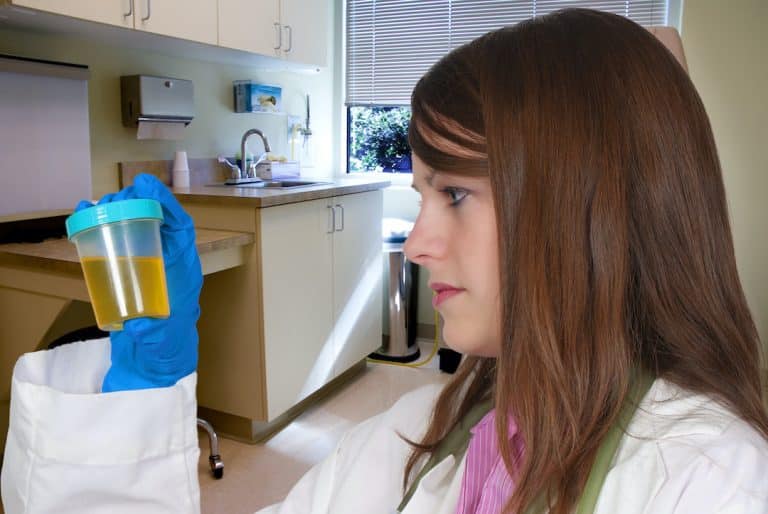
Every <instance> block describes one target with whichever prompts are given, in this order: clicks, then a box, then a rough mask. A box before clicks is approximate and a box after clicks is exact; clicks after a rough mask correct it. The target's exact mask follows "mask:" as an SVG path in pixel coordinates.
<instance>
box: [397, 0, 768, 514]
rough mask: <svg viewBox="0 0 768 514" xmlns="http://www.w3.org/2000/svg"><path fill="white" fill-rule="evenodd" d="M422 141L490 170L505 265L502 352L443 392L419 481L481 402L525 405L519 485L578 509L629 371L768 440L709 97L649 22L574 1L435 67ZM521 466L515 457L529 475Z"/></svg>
mask: <svg viewBox="0 0 768 514" xmlns="http://www.w3.org/2000/svg"><path fill="white" fill-rule="evenodd" d="M409 139H410V144H411V147H412V149H413V151H414V153H416V154H417V155H418V156H419V157H420V158H421V159H422V160H423V161H424V162H425V163H426V164H427V165H429V166H430V167H431V168H433V169H435V170H438V172H443V173H448V174H467V173H469V174H474V175H487V176H489V178H490V182H491V187H492V188H493V191H494V205H495V210H496V219H497V225H498V237H499V262H500V263H501V266H500V267H501V271H500V277H499V280H500V284H501V291H502V293H501V309H502V312H501V323H502V327H501V329H502V330H501V333H502V334H503V335H502V338H503V339H502V349H501V354H500V356H499V357H498V359H495V360H491V359H484V358H467V359H466V360H465V362H464V363H463V364H462V368H461V369H460V370H459V372H458V373H457V375H456V376H455V378H454V379H453V381H452V383H451V384H450V385H449V386H448V387H447V388H446V389H445V390H444V391H443V392H442V394H441V396H440V398H439V399H438V401H437V403H436V406H435V409H434V412H433V415H432V419H431V423H430V426H429V428H428V431H427V433H426V435H425V436H424V437H423V438H422V439H421V441H420V442H419V443H418V444H414V450H413V452H412V454H411V456H410V459H409V461H408V463H407V467H406V470H405V476H404V485H405V484H407V483H408V482H409V481H410V480H411V479H412V478H413V473H414V472H415V466H416V464H417V462H421V460H420V458H421V457H422V456H423V455H424V454H426V453H429V452H431V451H432V450H433V449H434V448H435V447H436V446H437V445H438V444H439V442H440V441H441V439H442V438H443V437H445V435H446V434H447V433H448V432H449V431H450V430H451V428H452V427H453V426H455V424H456V423H457V421H458V420H459V419H460V418H461V417H462V416H463V415H464V414H465V413H466V412H467V411H468V410H469V408H470V407H471V406H472V405H473V404H474V403H475V402H477V401H479V400H481V399H482V398H483V397H487V396H489V395H493V396H494V398H495V407H496V409H497V416H496V420H497V426H496V430H497V434H507V427H506V425H507V419H508V416H509V415H513V416H514V418H515V420H516V422H517V425H518V427H519V430H520V433H521V434H522V436H523V438H524V440H525V446H526V451H525V453H524V455H523V456H522V458H521V461H520V462H518V463H515V462H513V458H514V457H513V455H514V454H513V451H512V449H511V448H510V444H509V441H508V440H507V438H506V437H500V438H499V445H500V450H501V453H502V456H503V458H504V461H505V463H506V466H507V469H509V470H511V472H513V473H516V475H515V476H516V478H517V479H516V482H517V487H516V490H515V493H514V495H513V497H512V499H511V501H510V503H509V505H507V508H506V509H505V512H522V511H524V510H525V509H526V508H529V507H531V506H532V505H533V504H534V503H535V502H536V501H537V499H539V498H541V499H543V500H544V501H545V504H546V506H548V507H549V509H550V510H551V512H553V513H558V514H564V513H567V512H570V511H572V510H573V508H574V507H575V505H576V502H577V501H578V498H579V496H580V494H581V492H582V490H583V487H584V484H585V481H586V477H587V476H588V474H589V470H590V467H591V465H592V462H593V460H594V457H595V454H596V451H597V448H598V446H599V445H600V443H601V442H602V440H603V438H604V436H605V435H606V433H607V431H608V429H609V427H610V426H611V424H612V423H613V422H614V421H615V420H616V418H617V415H618V412H619V410H620V407H621V405H622V403H623V401H624V399H625V397H626V395H627V393H628V389H629V383H630V377H631V374H632V373H633V370H636V369H642V370H645V371H647V372H650V373H652V374H654V375H656V376H659V377H663V378H665V379H667V380H670V381H672V382H674V383H676V384H678V385H680V386H682V387H684V388H686V389H688V390H690V391H693V392H698V393H704V394H708V395H710V396H711V397H713V398H715V399H716V400H718V401H719V402H721V403H722V404H723V405H725V406H726V407H727V408H729V409H731V410H732V411H733V412H734V413H735V414H736V415H738V416H740V417H741V418H742V419H744V420H745V421H746V422H747V423H749V424H750V425H751V426H753V427H755V428H756V429H757V430H758V431H760V432H761V433H762V434H763V435H765V436H766V437H767V438H768V417H767V416H766V412H765V410H764V407H763V404H762V402H761V385H760V374H759V363H760V354H759V347H760V341H759V338H758V334H757V331H756V329H755V325H754V323H753V321H752V318H751V315H750V312H749V309H748V307H747V303H746V300H745V297H744V293H743V291H742V288H741V285H740V282H739V277H738V274H737V271H736V263H735V258H734V251H733V242H732V237H731V232H730V227H729V221H728V214H727V206H726V199H725V190H724V186H723V180H722V175H721V170H720V164H719V161H718V156H717V152H716V149H715V142H714V138H713V135H712V130H711V127H710V125H709V120H708V118H707V115H706V113H705V110H704V107H703V105H702V102H701V100H700V98H699V96H698V94H697V93H696V90H695V88H694V86H693V84H692V83H691V81H690V79H689V77H688V75H687V73H686V72H685V71H684V70H683V69H682V68H681V66H680V65H679V64H678V62H677V61H676V60H675V58H674V57H673V56H672V54H671V53H670V52H669V51H668V50H667V49H666V48H665V47H664V46H663V45H662V44H661V43H660V42H659V41H657V40H656V39H655V38H654V37H653V36H652V35H651V34H650V33H648V32H647V31H646V30H644V29H643V28H641V27H640V26H638V25H636V24H635V23H633V22H631V21H629V20H627V19H625V18H622V17H620V16H615V15H611V14H606V13H599V12H595V11H589V10H583V9H569V10H564V11H560V12H557V13H554V14H552V15H548V16H544V17H541V18H534V19H532V20H528V21H526V22H524V23H520V24H518V25H516V26H514V27H509V28H504V29H501V30H498V31H494V32H491V33H489V34H486V35H485V36H483V37H481V38H479V39H477V40H475V41H473V42H471V43H469V44H467V45H465V46H463V47H460V48H458V49H456V50H454V51H453V52H451V53H450V54H448V55H447V56H446V57H444V58H443V59H442V60H440V61H439V62H438V63H437V64H436V65H435V66H433V68H432V69H431V70H430V71H429V72H428V73H427V74H426V75H425V76H424V77H423V78H422V79H421V80H420V82H419V83H418V84H417V86H416V88H415V90H414V92H413V97H412V120H411V127H410V131H409ZM514 470H517V471H514Z"/></svg>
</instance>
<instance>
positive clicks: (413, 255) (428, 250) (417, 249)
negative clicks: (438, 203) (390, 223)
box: [403, 213, 435, 266]
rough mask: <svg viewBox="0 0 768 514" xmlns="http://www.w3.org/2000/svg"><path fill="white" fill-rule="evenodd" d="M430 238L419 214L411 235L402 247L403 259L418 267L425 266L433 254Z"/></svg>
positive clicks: (432, 243) (422, 217)
mask: <svg viewBox="0 0 768 514" xmlns="http://www.w3.org/2000/svg"><path fill="white" fill-rule="evenodd" d="M432 237H433V236H432ZM432 237H430V235H429V232H428V230H427V227H426V223H425V221H424V216H423V214H422V213H419V216H418V217H417V218H416V222H415V223H414V225H413V228H412V229H411V233H410V234H408V239H406V240H405V244H404V245H403V251H404V252H405V257H406V258H407V259H408V260H409V261H411V262H413V263H416V264H418V265H420V266H423V265H426V264H427V262H428V261H429V259H430V258H431V257H433V256H434V253H435V251H434V246H435V245H434V241H433V240H432Z"/></svg>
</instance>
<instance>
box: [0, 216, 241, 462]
mask: <svg viewBox="0 0 768 514" xmlns="http://www.w3.org/2000/svg"><path fill="white" fill-rule="evenodd" d="M196 235H197V240H196V244H197V250H198V253H199V254H200V261H201V264H202V268H203V274H204V275H208V274H211V273H215V272H217V271H222V270H226V269H230V268H234V267H236V266H240V265H242V264H243V263H245V262H246V261H247V260H248V253H249V252H250V251H251V248H252V246H253V242H254V240H255V239H254V234H253V233H246V232H230V231H225V230H206V229H197V230H196ZM88 302H89V298H88V290H87V288H86V286H85V279H84V278H83V272H82V269H81V267H80V261H79V259H78V257H77V251H76V249H75V246H74V245H73V244H72V243H70V242H69V241H68V240H67V239H66V238H62V239H51V240H47V241H43V242H42V243H14V244H3V245H0V443H2V444H1V445H0V449H2V447H4V446H5V434H6V432H7V430H8V406H9V402H10V395H11V388H10V384H11V374H12V372H13V366H14V364H15V363H16V360H17V359H18V358H19V356H21V355H22V354H23V353H26V352H31V351H35V350H40V349H43V348H46V347H47V345H48V343H50V342H51V341H53V340H55V339H56V338H57V337H59V336H61V335H64V334H65V333H67V332H71V331H72V330H76V329H78V328H82V327H85V326H89V325H94V324H95V320H94V318H93V312H92V311H91V307H90V304H89V303H88Z"/></svg>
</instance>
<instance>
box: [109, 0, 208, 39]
mask: <svg viewBox="0 0 768 514" xmlns="http://www.w3.org/2000/svg"><path fill="white" fill-rule="evenodd" d="M102 1H107V0H102ZM132 2H133V6H134V8H133V11H134V25H133V26H134V28H135V29H137V30H143V31H146V32H152V33H154V34H162V35H164V36H172V37H178V38H181V39H187V40H189V41H197V42H199V43H208V44H210V45H215V44H216V43H217V41H218V24H217V16H218V11H217V0H195V1H194V2H190V1H189V0H132Z"/></svg>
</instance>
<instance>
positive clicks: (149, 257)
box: [66, 199, 170, 331]
mask: <svg viewBox="0 0 768 514" xmlns="http://www.w3.org/2000/svg"><path fill="white" fill-rule="evenodd" d="M162 221H163V211H162V207H161V206H160V203H159V202H157V201H155V200H149V199H131V200H120V201H116V202H108V203H104V204H101V205H95V206H93V207H90V208H87V209H83V210H81V211H78V212H76V213H74V214H72V215H71V216H69V217H68V218H67V220H66V227H67V236H68V237H69V239H70V240H71V241H72V242H74V243H75V246H76V247H77V254H78V256H79V258H80V264H81V265H82V267H83V275H84V276H85V283H86V286H87V287H88V295H89V296H90V298H91V305H93V313H94V315H95V316H96V323H97V324H98V326H99V328H101V329H102V330H108V331H111V330H122V329H123V322H125V321H126V320H128V319H132V318H138V317H154V318H167V317H168V316H169V315H170V307H169V303H168V286H167V285H166V278H165V268H164V266H163V250H162V242H161V239H160V224H161V223H162Z"/></svg>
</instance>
